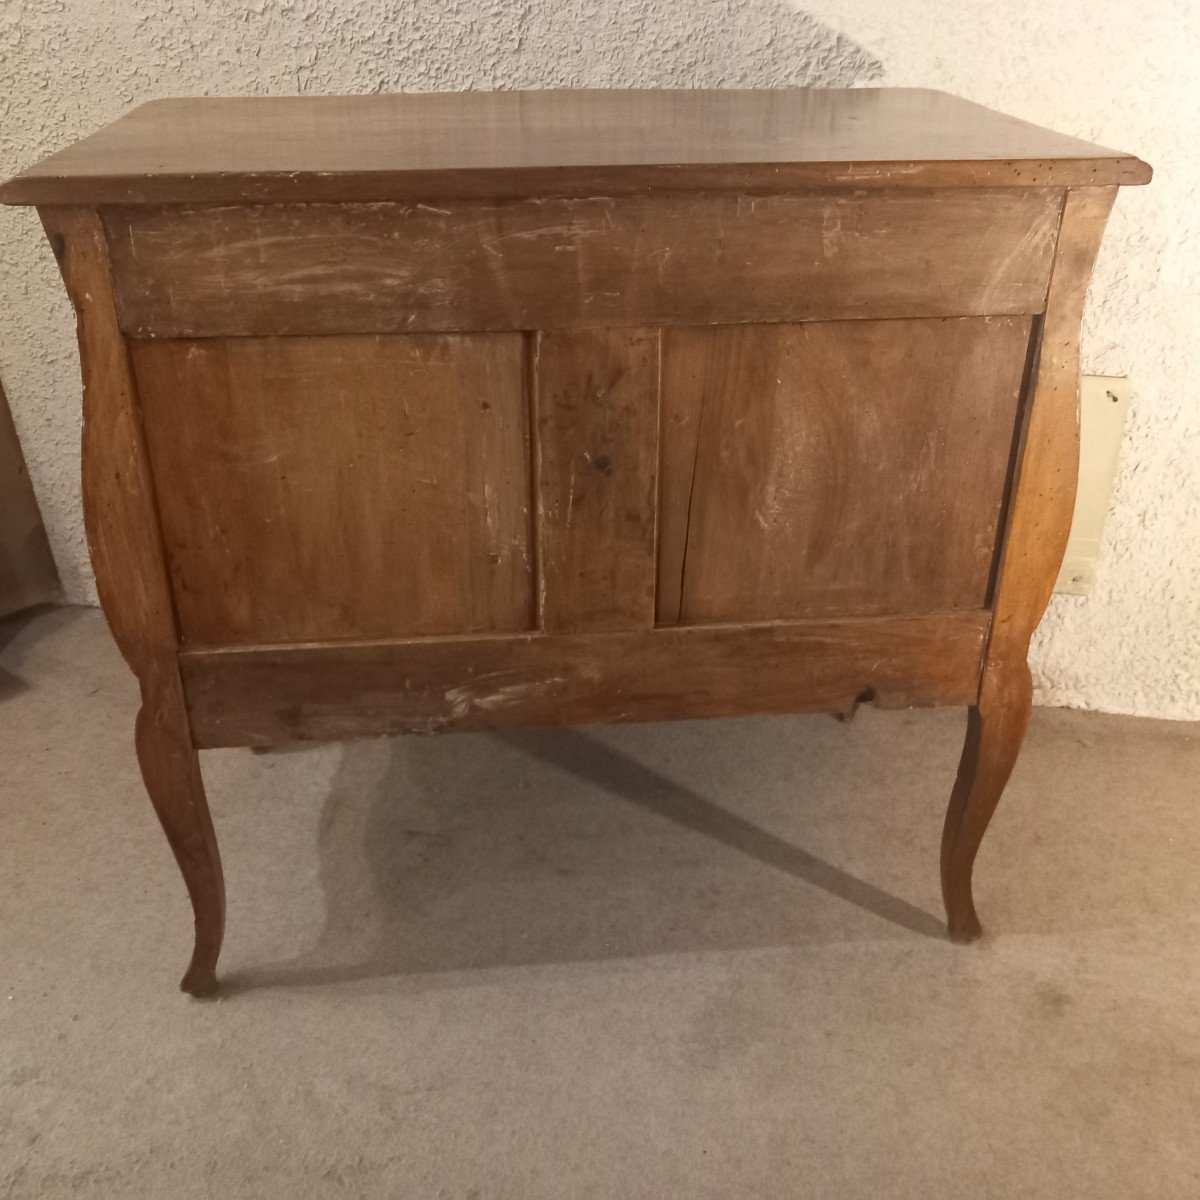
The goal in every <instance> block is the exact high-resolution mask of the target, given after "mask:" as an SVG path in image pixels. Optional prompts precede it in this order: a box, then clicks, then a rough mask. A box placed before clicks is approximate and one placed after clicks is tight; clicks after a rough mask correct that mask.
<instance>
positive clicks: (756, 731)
mask: <svg viewBox="0 0 1200 1200" xmlns="http://www.w3.org/2000/svg"><path fill="white" fill-rule="evenodd" d="M863 717H864V718H865V719H861V718H860V720H859V721H856V722H855V725H854V727H853V728H847V727H845V726H841V725H838V724H837V723H836V722H833V721H830V720H829V719H828V718H824V717H816V718H778V719H766V720H755V721H737V722H716V723H703V722H691V723H686V722H685V723H679V724H675V725H671V726H663V725H656V726H640V727H639V726H629V727H623V728H618V729H605V730H589V731H582V730H575V729H556V730H533V731H522V732H520V733H513V734H505V735H503V736H489V735H483V734H474V735H472V734H458V735H455V736H454V737H446V738H407V739H399V740H391V741H379V742H369V743H352V744H350V745H348V746H346V747H344V748H343V750H342V757H341V761H340V763H339V766H338V769H337V772H336V774H335V777H334V779H333V782H332V786H331V788H330V792H329V795H328V797H327V799H326V802H325V805H324V809H323V811H322V814H321V818H320V824H319V830H318V844H317V853H318V856H319V870H320V879H321V886H322V890H323V892H324V896H325V909H326V912H325V922H324V927H323V929H322V931H321V933H320V935H319V936H318V938H317V939H316V941H315V943H314V944H313V945H312V946H311V947H310V948H309V949H308V950H307V951H305V952H304V953H303V954H302V955H300V956H299V957H298V958H296V959H294V960H292V961H290V962H283V963H275V964H266V965H262V966H257V965H256V966H252V967H249V968H247V969H244V970H241V971H235V972H232V973H230V974H229V975H228V976H226V977H225V979H224V981H223V991H224V992H225V994H233V993H235V992H238V991H245V990H250V989H254V988H260V987H289V986H291V987H296V986H299V987H303V986H318V985H323V984H331V983H342V982H352V981H356V980H365V979H374V978H387V977H402V976H408V977H413V976H420V975H428V974H436V973H441V972H453V971H477V970H487V969H493V968H502V967H514V966H516V967H523V966H530V965H535V964H538V963H547V962H592V961H601V960H612V959H619V958H634V957H643V956H648V955H658V954H678V953H684V954H687V953H703V952H721V951H727V950H731V949H744V948H747V947H750V948H753V947H787V946H796V945H804V944H807V943H813V942H831V941H838V942H840V941H851V940H855V939H857V938H861V937H872V938H876V939H879V938H898V939H903V938H907V937H912V936H913V935H914V934H915V935H918V936H925V937H931V938H939V939H940V938H944V936H945V933H944V926H943V924H942V922H941V918H940V915H938V916H935V915H933V913H934V912H935V911H936V912H938V913H939V914H940V906H939V905H938V903H937V901H936V899H935V897H936V879H935V876H936V871H935V870H934V864H935V863H936V852H937V839H938V831H939V829H940V821H941V813H942V808H943V804H944V799H945V795H944V791H943V790H942V789H940V788H939V789H936V790H933V791H931V792H930V795H929V797H927V798H925V799H924V800H921V801H918V803H919V804H920V806H921V808H922V811H921V812H920V813H917V814H914V812H913V811H912V808H913V806H912V805H909V806H908V808H907V811H906V806H905V804H904V803H899V801H901V800H902V799H903V797H898V796H893V797H892V800H893V803H892V804H891V805H890V809H891V812H890V813H888V809H887V808H886V807H885V805H886V803H887V800H886V796H887V793H889V792H891V791H893V790H894V789H893V786H892V783H890V782H889V781H883V780H880V779H879V778H878V772H876V773H875V776H874V778H871V777H870V773H869V772H867V771H864V772H863V773H862V774H860V773H859V771H858V768H857V767H856V766H855V763H856V762H862V763H867V762H870V761H877V760H878V756H879V754H880V753H885V752H886V746H887V745H888V744H890V743H891V740H892V739H893V738H900V739H903V736H904V730H903V729H901V728H899V725H900V724H903V720H904V718H903V717H897V716H896V715H895V714H885V715H884V716H879V715H877V714H863ZM889 718H890V719H889ZM960 718H961V714H959V713H950V714H943V715H942V719H945V720H950V721H959V720H960ZM954 741H955V738H954V737H950V738H948V739H947V744H950V745H952V744H953V743H954ZM867 743H870V745H867ZM856 747H857V749H858V750H859V751H861V753H859V754H855V753H854V750H855V748H856ZM944 767H945V770H944V774H945V776H946V781H947V787H948V784H949V779H950V777H951V776H952V775H953V763H952V762H950V761H947V762H946V763H945V764H944ZM926 807H927V808H928V812H927V813H926V812H925V811H924V809H925V808H926ZM926 817H927V818H928V819H926ZM914 818H915V819H914ZM892 822H895V823H896V828H895V829H892V828H890V825H891V823H892ZM808 831H812V833H815V834H817V835H818V836H820V837H822V838H826V839H830V842H831V846H830V849H827V848H826V847H825V846H822V847H821V849H822V851H823V853H824V854H827V855H828V858H826V857H822V856H821V855H818V854H816V853H814V852H812V851H810V850H808V849H806V848H804V842H805V841H806V840H808V839H809V837H810V836H811V834H810V833H809V832H808ZM830 850H832V851H833V852H832V853H831V852H830ZM834 858H836V859H837V860H839V861H843V862H845V861H849V862H851V863H854V864H855V865H856V867H857V868H858V869H859V871H860V872H861V876H860V875H856V874H852V873H851V872H850V871H848V870H846V869H844V868H843V867H840V866H837V865H835V863H834V862H833V861H829V860H830V859H834ZM893 861H894V862H895V863H897V864H900V863H902V864H903V870H904V875H905V876H906V877H910V878H911V879H912V880H913V881H914V882H915V883H917V882H919V884H920V885H921V886H925V885H929V887H930V888H932V889H933V890H932V891H931V892H930V894H929V895H928V896H927V897H922V902H923V903H924V904H926V906H927V908H928V911H927V910H926V909H925V908H922V907H918V906H917V905H916V904H913V903H910V902H909V901H907V900H904V899H901V898H899V897H897V896H894V895H892V894H890V893H889V892H887V891H885V890H884V889H883V888H882V887H880V886H878V885H877V884H875V883H871V882H868V879H879V880H883V881H887V880H888V867H889V866H890V865H891V864H892V863H893ZM284 899H285V898H284V897H275V898H274V900H273V901H272V902H273V903H282V902H284Z"/></svg>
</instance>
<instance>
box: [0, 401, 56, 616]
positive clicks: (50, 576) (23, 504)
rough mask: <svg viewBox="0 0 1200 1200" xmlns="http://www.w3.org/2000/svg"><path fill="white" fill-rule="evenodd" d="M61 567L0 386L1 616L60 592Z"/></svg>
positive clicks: (38, 602) (39, 602)
mask: <svg viewBox="0 0 1200 1200" xmlns="http://www.w3.org/2000/svg"><path fill="white" fill-rule="evenodd" d="M59 590H60V589H59V584H58V571H57V569H56V568H55V566H54V559H53V558H52V557H51V555H50V543H49V542H48V541H47V540H46V529H45V527H44V526H43V525H42V514H41V513H40V512H38V506H37V498H36V497H35V496H34V494H33V485H32V484H31V483H30V482H29V472H28V471H27V470H26V468H25V456H24V455H23V454H22V453H21V443H20V442H19V441H18V440H17V430H16V427H15V426H14V425H13V419H12V413H11V412H9V409H8V400H7V398H6V397H5V395H4V388H3V386H0V617H3V616H6V615H7V614H8V613H13V612H19V611H20V610H21V609H23V608H29V607H30V606H31V605H33V604H41V603H42V602H43V601H46V600H51V599H53V598H54V597H56V596H57V595H58V594H59Z"/></svg>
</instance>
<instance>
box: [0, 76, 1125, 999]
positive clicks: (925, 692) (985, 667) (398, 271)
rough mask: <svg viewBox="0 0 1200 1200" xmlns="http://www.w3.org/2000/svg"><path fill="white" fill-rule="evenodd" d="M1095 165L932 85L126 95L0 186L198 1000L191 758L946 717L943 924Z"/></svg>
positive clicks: (1062, 504) (1022, 614) (1032, 575)
mask: <svg viewBox="0 0 1200 1200" xmlns="http://www.w3.org/2000/svg"><path fill="white" fill-rule="evenodd" d="M1148 178H1149V170H1148V168H1146V167H1145V165H1144V164H1142V163H1141V162H1139V161H1138V160H1137V159H1135V158H1132V157H1129V156H1125V155H1121V154H1116V153H1114V152H1111V151H1107V150H1103V149H1100V148H1098V147H1095V146H1090V145H1087V144H1085V143H1082V142H1078V141H1075V140H1073V139H1070V138H1065V137H1061V136H1059V135H1056V134H1053V133H1049V132H1047V131H1045V130H1040V129H1037V128H1035V127H1033V126H1030V125H1026V124H1023V123H1021V122H1018V121H1014V120H1012V119H1010V118H1007V117H1003V116H1001V115H999V114H997V113H993V112H990V111H988V110H986V109H982V108H979V107H977V106H975V105H972V104H968V103H966V102H964V101H959V100H955V99H954V98H952V97H948V96H945V95H942V94H939V93H934V92H924V91H902V90H875V91H871V90H862V91H858V90H856V91H850V92H833V91H829V92H815V91H814V92H805V91H790V92H789V91H782V92H565V93H553V92H547V93H494V94H467V95H443V96H373V97H338V98H334V97H330V98H290V99H283V98H280V99H258V100H248V99H247V100H220V99H217V100H178V101H161V102H156V103H153V104H149V105H146V106H143V107H142V108H139V109H137V110H136V111H134V112H133V113H131V114H130V115H129V116H126V117H124V118H123V119H122V120H120V121H118V122H116V123H115V124H113V125H111V126H109V127H108V128H107V129H105V130H103V131H102V132H100V133H99V134H97V135H95V136H93V137H92V138H88V139H86V140H84V141H82V142H79V143H76V144H75V145H74V146H72V147H70V148H69V149H67V150H65V151H63V152H61V153H60V154H58V155H56V156H54V157H52V158H50V159H48V160H47V161H45V162H43V163H42V164H40V165H39V166H37V167H34V168H32V169H31V170H29V171H27V172H25V173H24V174H23V175H20V176H17V177H16V178H15V179H13V180H11V181H9V183H8V184H6V185H5V187H4V189H3V190H2V191H0V199H3V200H4V201H5V202H7V203H23V204H35V205H37V206H38V207H39V209H40V211H41V214H42V219H43V222H44V225H45V228H46V231H47V233H48V235H49V238H50V241H51V243H52V245H53V247H54V250H55V253H56V255H57V257H58V260H59V263H60V266H61V268H62V273H63V276H64V279H65V281H66V285H67V289H68V291H69V293H70V296H71V300H72V302H73V304H74V306H75V308H76V310H77V313H78V319H79V341H80V348H81V357H82V365H83V375H84V384H85V387H84V437H83V464H84V465H83V471H84V476H83V478H84V500H85V509H86V523H87V531H88V540H89V546H90V549H91V554H92V560H93V563H94V566H95V572H96V579H97V584H98V587H99V591H100V597H101V602H102V604H103V607H104V611H105V613H106V615H107V618H108V620H109V623H110V625H111V627H112V631H113V634H114V636H115V637H116V640H117V642H118V644H119V645H120V647H121V650H122V652H123V653H124V655H125V657H126V658H127V659H128V661H129V663H130V665H131V667H132V668H133V670H134V671H135V672H136V674H137V677H138V679H139V681H140V684H141V691H142V708H141V712H140V714H139V716H138V721H137V735H136V743H137V752H138V756H139V759H140V763H141V767H142V773H143V776H144V779H145V782H146V787H147V789H148V791H149V793H150V797H151V799H152V801H153V803H154V806H155V808H156V810H157V812H158V815H159V817H160V819H161V821H162V824H163V827H164V829H165V831H166V834H167V837H168V839H169V841H170V844H171V847H172V849H173V851H174V853H175V856H176V858H177V859H178V862H179V865H180V867H181V869H182V873H183V877H184V880H185V881H186V883H187V886H188V890H189V893H190V895H191V899H192V903H193V907H194V910H195V920H196V940H195V949H194V955H193V958H192V961H191V965H190V966H189V968H188V971H187V974H186V976H185V978H184V981H183V987H184V988H185V990H187V991H190V992H193V993H197V994H199V993H203V992H207V991H210V990H212V988H213V987H214V986H215V982H216V976H215V967H216V961H217V956H218V952H219V949H220V944H221V938H222V933H223V928H224V912H225V900H224V885H223V882H222V875H221V865H220V859H219V856H218V852H217V843H216V838H215V835H214V831H213V827H212V823H211V820H210V818H209V813H208V808H207V804H206V801H205V796H204V788H203V784H202V781H201V774H200V769H199V760H198V757H197V751H198V750H201V749H204V748H206V747H216V746H239V745H253V746H269V745H273V744H277V743H282V742H288V741H294V740H297V739H318V738H344V737H351V736H358V735H366V734H376V735H377V734H391V733H401V732H418V731H419V732H425V731H433V730H437V731H441V730H447V731H451V730H471V729H473V730H478V729H499V728H504V727H512V726H522V725H545V724H556V723H586V722H601V721H620V720H660V719H671V718H682V717H710V716H728V715H737V714H755V713H780V712H799V711H828V712H836V713H845V712H849V711H852V710H853V708H854V706H855V705H857V704H859V703H861V702H872V703H875V704H878V705H880V706H884V707H891V706H912V705H935V704H953V705H965V706H967V707H968V709H969V714H970V715H969V723H968V733H967V742H966V747H965V749H964V751H963V757H962V763H961V766H960V769H959V773H958V778H957V781H956V783H955V785H954V788H953V792H952V796H951V799H950V806H949V811H948V813H947V818H946V825H945V831H944V835H943V847H942V864H941V870H942V883H943V892H944V896H945V901H946V909H947V914H948V919H949V929H950V933H951V935H952V936H954V937H956V938H960V939H964V940H966V939H970V938H973V937H975V936H976V935H977V934H978V933H979V923H978V921H977V918H976V915H975V909H974V906H973V903H972V897H971V870H972V865H973V862H974V859H975V855H976V851H977V849H978V847H979V844H980V839H981V838H982V836H983V833H984V829H985V827H986V826H987V823H988V820H989V818H990V816H991V814H992V811H993V809H994V808H995V805H996V802H997V800H998V799H999V796H1000V793H1001V790H1002V789H1003V787H1004V784H1005V782H1006V780H1007V777H1008V774H1009V771H1010V769H1011V767H1012V765H1013V762H1014V759H1015V757H1016V755H1017V752H1018V749H1019V746H1020V743H1021V739H1022V735H1023V731H1024V728H1025V723H1026V720H1027V718H1028V715H1029V710H1030V700H1031V684H1030V675H1029V670H1028V668H1027V666H1026V653H1027V648H1028V644H1029V639H1030V636H1031V634H1032V632H1033V630H1034V628H1035V626H1036V625H1037V622H1038V620H1039V619H1040V616H1041V614H1042V611H1043V609H1044V608H1045V605H1046V603H1047V601H1048V599H1049V596H1050V592H1051V588H1052V586H1053V582H1054V578H1055V574H1056V571H1057V568H1058V565H1059V562H1060V559H1061V557H1062V553H1063V548H1064V544H1065V539H1066V536H1067V531H1068V526H1069V523H1070V518H1071V509H1072V501H1073V495H1074V482H1075V472H1076V457H1077V382H1078V334H1079V326H1080V319H1081V311H1082V306H1083V302H1084V294H1085V291H1086V288H1087V284H1088V279H1089V275H1090V271H1091V266H1092V262H1093V258H1094V256H1095V254H1096V251H1097V247H1098V245H1099V241H1100V236H1101V232H1102V230H1103V227H1104V223H1105V220H1106V217H1107V214H1108V211H1109V208H1110V206H1111V204H1112V202H1113V198H1114V195H1115V192H1116V189H1117V187H1118V186H1119V185H1121V184H1130V183H1144V182H1146V181H1147V179H1148Z"/></svg>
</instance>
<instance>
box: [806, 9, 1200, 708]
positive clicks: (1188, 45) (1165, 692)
mask: <svg viewBox="0 0 1200 1200" xmlns="http://www.w3.org/2000/svg"><path fill="white" fill-rule="evenodd" d="M803 7H804V9H805V11H806V12H807V13H809V14H811V15H814V16H817V17H820V18H821V19H822V20H824V21H826V22H828V23H829V24H831V25H832V26H833V27H835V28H837V29H839V30H841V31H842V32H844V33H845V34H846V35H847V36H849V37H851V38H854V39H856V41H857V42H858V43H860V44H861V45H863V46H864V47H865V48H866V49H867V50H868V51H869V52H870V53H871V54H872V55H873V56H875V57H876V58H877V59H879V60H880V61H881V62H882V63H883V64H884V74H883V78H882V82H883V83H885V84H895V85H897V86H902V85H920V86H923V87H940V88H945V89H946V90H947V91H951V92H955V93H957V94H958V95H961V96H966V97H968V98H969V99H972V100H977V101H979V102H980V103H981V104H988V105H991V106H992V107H994V108H1001V109H1004V110H1006V111H1008V112H1011V113H1013V114H1014V115H1015V116H1019V117H1024V118H1026V119H1027V120H1030V121H1036V122H1038V123H1039V124H1043V125H1049V126H1051V127H1053V128H1056V129H1060V130H1062V131H1063V132H1064V133H1072V134H1075V135H1077V136H1079V137H1085V138H1088V139H1090V140H1092V141H1098V142H1100V143H1101V144H1103V145H1107V146H1112V147H1115V148H1116V149H1119V150H1128V151H1132V152H1133V153H1136V154H1137V155H1138V156H1139V157H1141V158H1144V159H1146V160H1147V161H1148V162H1149V163H1151V164H1152V165H1153V166H1154V168H1155V178H1154V182H1153V183H1152V184H1151V185H1150V186H1149V187H1144V188H1129V189H1126V190H1124V191H1122V192H1121V194H1120V196H1119V197H1118V199H1117V205H1116V209H1115V211H1114V212H1113V216H1112V219H1111V220H1110V222H1109V226H1108V232H1107V234H1106V236H1105V242H1104V245H1103V247H1102V249H1101V252H1100V259H1099V261H1098V263H1097V264H1096V273H1095V276H1094V279H1093V283H1092V289H1091V293H1090V298H1089V304H1088V310H1087V315H1086V318H1085V320H1084V342H1083V352H1084V370H1085V371H1089V372H1094V373H1098V374H1112V375H1129V376H1130V378H1131V379H1132V381H1133V386H1134V403H1133V409H1132V411H1131V414H1130V420H1129V426H1128V428H1127V430H1126V440H1125V445H1124V447H1123V449H1122V455H1121V467H1120V472H1119V477H1118V481H1117V487H1116V492H1115V495H1114V498H1113V506H1112V509H1111V511H1110V513H1109V518H1108V524H1107V527H1106V529H1105V542H1104V546H1103V548H1102V551H1101V556H1100V562H1099V569H1098V573H1097V579H1096V584H1095V587H1094V589H1093V591H1092V593H1091V594H1090V595H1088V596H1086V597H1081V596H1056V597H1055V598H1054V600H1053V601H1052V602H1051V606H1050V610H1049V612H1048V613H1047V614H1046V618H1045V620H1044V621H1043V622H1042V625H1041V627H1040V629H1039V630H1038V633H1037V637H1036V639H1035V642H1034V651H1033V655H1032V662H1033V666H1034V676H1035V679H1036V680H1037V683H1038V690H1039V698H1040V699H1041V700H1042V701H1043V702H1048V703H1053V704H1066V705H1072V706H1075V707H1081V708H1099V709H1104V710H1106V711H1110V712H1128V713H1137V714H1141V715H1147V716H1164V717H1183V718H1192V719H1195V718H1197V717H1200V3H1197V2H1196V0H1038V2H1037V3H1030V2H1028V0H1019V2H1014V3H1009V4H992V5H982V4H979V5H975V4H971V5H966V4H963V3H962V2H961V0H804V3H803Z"/></svg>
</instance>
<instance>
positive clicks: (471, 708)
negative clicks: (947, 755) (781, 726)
mask: <svg viewBox="0 0 1200 1200" xmlns="http://www.w3.org/2000/svg"><path fill="white" fill-rule="evenodd" d="M989 620H990V617H989V615H988V614H987V613H984V612H973V613H966V612H964V613H946V614H939V615H935V616H925V617H894V618H881V619H880V618H875V619H871V618H868V619H863V620H845V621H841V620H830V621H810V622H801V623H798V624H793V625H760V626H724V627H707V628H700V629H683V628H680V629H657V630H644V631H639V632H626V633H587V634H559V635H557V636H553V637H548V636H545V635H541V634H525V635H517V636H513V637H500V636H492V637H473V638H454V639H438V640H434V639H425V640H420V641H411V642H377V643H373V644H360V645H340V646H339V645H326V646H318V647H313V646H307V647H301V646H297V647H265V648H259V649H251V648H247V649H243V650H194V651H188V652H186V653H184V654H182V655H181V656H180V667H181V670H182V672H183V677H184V680H185V684H186V688H187V695H188V700H189V704H190V709H191V714H192V730H193V735H194V736H195V738H196V742H197V745H200V746H236V745H275V744H279V743H281V742H287V741H294V740H298V739H306V738H325V737H328V738H342V737H353V736H357V735H370V734H383V733H394V732H405V731H407V732H432V731H441V730H452V729H454V730H464V729H503V728H509V727H518V726H524V725H564V724H588V723H592V722H600V721H653V720H671V719H675V718H685V717H720V716H729V715H733V714H743V715H745V714H755V713H781V712H803V711H816V712H844V711H851V710H853V708H854V705H855V704H856V703H857V702H858V701H860V700H867V699H870V700H874V701H875V702H876V703H877V704H879V705H880V706H881V707H905V706H909V705H928V704H969V703H971V702H972V701H973V700H974V699H975V697H976V695H977V692H978V687H979V669H980V657H981V654H982V651H983V642H984V637H985V634H986V631H987V628H988V623H989Z"/></svg>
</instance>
